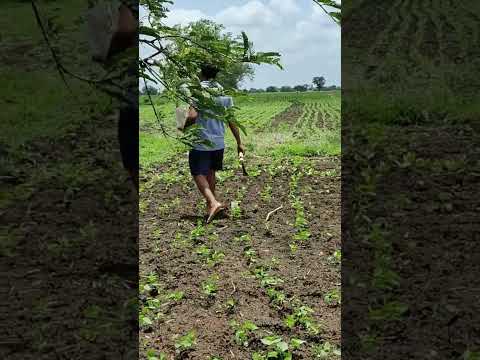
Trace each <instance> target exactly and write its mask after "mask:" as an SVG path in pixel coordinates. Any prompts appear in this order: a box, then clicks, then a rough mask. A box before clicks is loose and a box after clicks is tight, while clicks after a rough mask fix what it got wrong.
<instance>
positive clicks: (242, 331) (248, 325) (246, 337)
mask: <svg viewBox="0 0 480 360" xmlns="http://www.w3.org/2000/svg"><path fill="white" fill-rule="evenodd" d="M230 325H231V326H232V327H233V329H234V331H235V342H236V343H237V344H238V345H243V346H244V347H248V345H249V343H250V336H251V334H252V333H253V332H254V331H255V330H258V326H257V325H255V324H254V323H253V322H252V321H249V320H247V321H245V322H243V323H242V324H239V323H237V322H236V321H232V322H231V323H230Z"/></svg>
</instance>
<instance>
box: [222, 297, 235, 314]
mask: <svg viewBox="0 0 480 360" xmlns="http://www.w3.org/2000/svg"><path fill="white" fill-rule="evenodd" d="M236 306H237V302H236V301H235V299H228V300H227V302H226V303H225V307H226V308H227V312H228V313H230V314H233V313H234V312H235V307H236Z"/></svg>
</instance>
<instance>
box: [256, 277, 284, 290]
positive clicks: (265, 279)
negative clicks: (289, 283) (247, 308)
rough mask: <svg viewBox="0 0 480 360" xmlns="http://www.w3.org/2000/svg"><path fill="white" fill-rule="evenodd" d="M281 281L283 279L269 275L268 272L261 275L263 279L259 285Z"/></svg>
mask: <svg viewBox="0 0 480 360" xmlns="http://www.w3.org/2000/svg"><path fill="white" fill-rule="evenodd" d="M283 283H284V281H283V279H280V278H278V277H275V276H271V275H268V274H267V275H265V276H264V277H263V279H262V280H261V285H262V287H264V288H267V287H271V286H277V285H281V284H283Z"/></svg>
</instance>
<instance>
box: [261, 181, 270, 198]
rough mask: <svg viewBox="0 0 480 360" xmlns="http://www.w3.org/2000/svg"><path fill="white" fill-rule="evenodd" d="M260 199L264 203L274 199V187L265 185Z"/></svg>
mask: <svg viewBox="0 0 480 360" xmlns="http://www.w3.org/2000/svg"><path fill="white" fill-rule="evenodd" d="M260 197H261V198H262V200H264V201H268V200H270V199H271V198H272V186H271V185H269V184H267V185H265V187H264V188H263V190H262V192H261V193H260Z"/></svg>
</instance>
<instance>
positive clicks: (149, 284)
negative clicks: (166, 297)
mask: <svg viewBox="0 0 480 360" xmlns="http://www.w3.org/2000/svg"><path fill="white" fill-rule="evenodd" d="M159 289H160V284H159V282H158V275H157V274H155V273H150V274H149V275H147V277H146V278H145V280H143V281H141V282H140V294H146V295H150V296H156V295H158V292H159Z"/></svg>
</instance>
